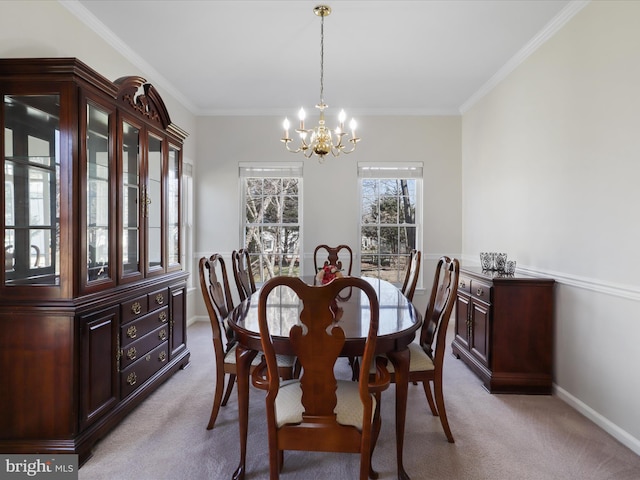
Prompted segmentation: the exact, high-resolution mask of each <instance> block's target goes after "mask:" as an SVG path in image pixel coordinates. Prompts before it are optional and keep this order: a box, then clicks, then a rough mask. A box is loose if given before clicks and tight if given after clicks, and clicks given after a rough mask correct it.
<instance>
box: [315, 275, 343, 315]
mask: <svg viewBox="0 0 640 480" xmlns="http://www.w3.org/2000/svg"><path fill="white" fill-rule="evenodd" d="M342 276H343V275H342V272H341V271H340V270H338V267H336V266H335V265H325V266H324V267H322V268H321V269H320V270H318V273H317V274H316V281H317V282H319V283H320V284H321V285H326V284H327V283H329V282H331V281H332V280H333V279H334V278H342ZM330 308H331V311H332V312H333V316H334V318H335V321H336V322H337V321H338V320H340V319H341V318H342V314H343V310H342V308H340V307H338V301H337V300H336V299H335V298H334V299H333V301H332V302H331V307H330Z"/></svg>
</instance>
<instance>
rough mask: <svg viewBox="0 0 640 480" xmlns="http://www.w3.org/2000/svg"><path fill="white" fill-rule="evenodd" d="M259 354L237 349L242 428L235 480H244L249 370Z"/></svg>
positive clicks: (238, 347)
mask: <svg viewBox="0 0 640 480" xmlns="http://www.w3.org/2000/svg"><path fill="white" fill-rule="evenodd" d="M257 354H258V352H256V351H255V350H247V349H246V348H244V347H242V346H241V345H239V344H238V346H237V347H236V371H237V375H236V383H237V388H238V425H239V426H240V464H239V465H238V468H237V469H236V471H235V472H233V480H244V473H245V463H246V459H247V433H248V430H249V369H250V368H251V362H252V361H253V359H254V358H255V357H256V355H257Z"/></svg>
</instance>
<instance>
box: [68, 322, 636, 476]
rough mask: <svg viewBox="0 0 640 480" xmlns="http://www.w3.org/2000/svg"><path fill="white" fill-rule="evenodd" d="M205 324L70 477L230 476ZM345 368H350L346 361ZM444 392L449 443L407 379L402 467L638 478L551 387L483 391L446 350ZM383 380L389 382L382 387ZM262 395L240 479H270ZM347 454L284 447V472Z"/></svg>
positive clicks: (327, 467) (227, 435)
mask: <svg viewBox="0 0 640 480" xmlns="http://www.w3.org/2000/svg"><path fill="white" fill-rule="evenodd" d="M210 332H211V330H210V326H209V324H208V323H205V322H196V323H195V324H193V325H192V326H191V327H189V330H188V344H189V348H190V350H191V365H190V367H189V368H187V369H186V370H184V371H180V372H178V373H177V374H176V375H175V376H174V377H172V378H171V379H170V380H169V381H168V382H166V383H165V384H164V385H163V386H162V387H160V388H159V389H158V390H157V391H156V392H155V393H154V394H153V395H151V396H150V397H149V398H148V399H147V400H146V401H145V402H143V403H142V404H141V405H140V406H139V407H138V408H137V409H136V410H135V411H133V412H132V413H131V414H130V415H129V416H128V417H127V418H126V419H125V420H124V421H123V422H122V423H121V424H120V425H119V426H118V427H117V428H116V429H115V430H113V431H112V432H111V433H110V434H109V435H108V436H107V437H105V438H104V439H103V440H102V441H101V442H100V443H98V444H97V445H96V447H95V449H94V452H93V457H92V458H90V459H89V460H88V461H87V463H85V464H84V465H83V466H82V467H81V468H80V471H79V478H80V480H124V479H128V478H136V479H138V480H205V479H207V480H217V479H230V478H231V476H232V474H233V472H234V470H235V469H236V467H237V464H238V459H239V456H238V425H237V422H236V419H237V401H236V397H235V391H234V394H233V395H232V397H231V399H230V400H229V404H228V405H227V406H226V407H223V408H221V411H220V415H219V416H218V420H217V423H216V426H215V428H214V429H213V430H206V425H207V422H208V420H209V415H210V413H211V405H212V401H213V385H214V383H213V382H214V375H215V374H214V370H213V368H212V362H213V345H212V343H211V333H210ZM344 368H345V374H346V375H348V373H349V371H348V366H347V362H346V360H345V361H344ZM444 383H445V402H446V405H447V413H448V416H449V423H450V426H451V430H452V432H453V435H454V437H455V439H456V443H455V444H450V443H447V441H446V438H445V436H444V433H443V431H442V427H441V425H440V421H439V419H438V418H437V417H433V416H432V415H431V413H430V412H429V407H428V405H427V403H426V399H425V398H424V392H423V391H422V387H421V386H419V385H418V386H414V385H409V400H408V405H407V424H406V433H405V449H404V459H405V468H406V470H407V472H408V474H409V475H410V476H411V478H412V479H413V480H425V479H434V480H435V479H437V480H451V479H456V480H458V479H460V480H502V479H504V480H607V479H611V480H638V479H640V457H639V456H637V455H635V454H634V453H633V452H632V451H631V450H629V449H628V448H626V447H625V446H623V445H622V444H620V443H619V442H617V441H616V440H615V439H613V438H612V437H611V436H610V435H608V434H607V433H606V432H604V431H603V430H601V429H600V428H599V427H597V426H596V425H594V424H593V423H592V422H591V421H589V420H588V419H586V418H585V417H583V416H582V415H581V414H580V413H578V412H576V411H575V410H573V409H572V408H571V407H569V406H568V405H566V404H565V403H564V402H562V401H561V400H559V399H558V398H556V397H553V396H527V395H491V394H489V393H487V392H486V391H485V390H484V389H483V388H482V386H481V384H480V381H479V380H478V379H477V377H475V376H474V375H473V373H472V372H471V371H470V370H468V369H467V367H466V366H465V365H464V364H463V363H462V362H461V361H459V360H456V359H455V358H454V357H453V356H451V355H450V354H448V355H446V359H445V379H444ZM391 388H393V387H391ZM263 395H264V393H263V392H261V391H259V390H256V389H253V388H252V389H251V395H250V411H249V442H248V461H247V474H246V479H247V480H250V479H265V478H268V455H267V444H266V425H265V419H264V397H263ZM393 412H394V395H393V391H387V392H385V393H384V395H383V414H382V415H383V426H382V431H381V434H380V439H379V440H378V445H377V447H376V450H375V452H374V457H373V465H374V467H375V468H376V469H377V470H378V471H379V473H380V478H381V479H394V478H396V470H395V433H394V432H395V425H394V413H393ZM358 462H359V459H358V456H357V455H351V454H327V453H306V452H286V453H285V467H284V471H283V472H282V474H281V479H283V480H307V479H316V480H324V479H329V478H330V479H336V480H338V479H339V480H342V479H355V478H357V477H358V468H359V464H358Z"/></svg>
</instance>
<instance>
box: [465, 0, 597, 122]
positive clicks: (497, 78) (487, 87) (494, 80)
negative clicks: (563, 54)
mask: <svg viewBox="0 0 640 480" xmlns="http://www.w3.org/2000/svg"><path fill="white" fill-rule="evenodd" d="M590 1H591V0H574V1H572V2H571V3H569V4H568V5H567V6H566V7H565V8H563V9H562V11H560V13H558V15H556V16H555V17H554V18H553V19H552V20H551V21H550V22H549V23H548V24H547V25H546V26H545V27H544V28H543V29H542V30H541V31H540V32H539V33H538V34H537V35H536V36H535V37H533V38H532V39H531V41H530V42H529V43H527V44H526V45H525V46H524V47H523V48H522V49H520V51H519V52H518V53H516V54H515V55H514V56H513V57H512V58H511V59H510V60H509V61H508V62H507V63H506V64H505V65H504V66H503V67H502V68H501V69H500V70H498V71H497V72H496V73H495V75H493V77H491V78H490V79H489V80H488V81H487V82H486V83H485V84H484V85H483V86H482V87H480V89H479V90H478V91H476V92H475V93H474V94H473V95H471V97H469V99H468V100H467V101H466V102H465V103H463V104H462V105H461V106H460V113H461V114H464V113H466V112H467V111H468V110H469V109H470V108H471V107H473V106H474V105H475V104H476V103H477V102H479V101H480V100H481V99H482V98H483V97H484V96H485V95H487V94H488V93H489V92H491V91H492V90H493V89H494V88H495V87H496V86H497V85H498V84H499V83H500V82H502V80H504V79H505V78H506V77H507V76H508V75H509V74H510V73H511V72H513V71H514V70H515V69H516V68H517V67H518V66H519V65H520V64H521V63H523V62H524V61H525V60H526V59H527V58H529V56H531V55H532V54H533V53H534V52H535V51H536V50H538V48H540V47H541V46H542V45H543V44H544V43H545V42H546V41H547V40H549V39H550V38H551V37H553V35H555V34H556V32H558V31H559V30H560V29H561V28H562V27H564V26H565V25H566V24H567V22H568V21H569V20H571V19H572V18H573V17H574V16H575V15H576V14H577V13H578V12H580V11H581V10H582V9H583V8H584V7H586V6H587V5H588V4H589V3H590Z"/></svg>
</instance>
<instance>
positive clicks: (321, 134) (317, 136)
mask: <svg viewBox="0 0 640 480" xmlns="http://www.w3.org/2000/svg"><path fill="white" fill-rule="evenodd" d="M313 12H314V13H315V14H316V15H317V16H319V17H320V103H318V104H317V105H316V108H317V109H318V110H320V118H319V119H318V125H317V126H316V127H313V128H305V124H304V120H305V116H306V113H305V111H304V109H303V108H301V109H300V111H299V112H298V118H299V119H300V126H299V128H296V129H295V132H296V133H297V134H298V135H299V137H300V143H299V144H298V146H297V147H294V148H292V147H291V145H290V144H291V142H292V141H293V139H292V138H290V137H289V127H290V126H291V124H290V123H289V120H288V119H287V118H285V119H284V122H283V127H284V137H283V138H282V139H281V141H282V142H284V145H285V147H286V148H287V150H288V151H289V152H292V153H302V154H303V155H304V156H305V157H307V158H310V157H311V155H314V154H315V155H316V156H317V157H318V159H319V160H320V161H323V160H324V156H325V155H327V154H329V153H331V154H332V155H333V156H334V157H337V156H339V155H340V154H342V153H345V154H348V153H351V152H353V151H354V150H355V149H356V145H357V143H358V142H359V141H360V139H359V138H358V137H356V121H355V120H354V119H351V121H350V122H349V129H350V130H351V136H350V137H349V138H348V139H345V138H344V137H345V135H346V134H347V132H346V131H345V129H344V122H345V120H346V117H347V114H346V113H345V111H344V110H341V111H340V114H339V115H338V126H337V127H336V128H335V129H334V130H330V129H329V128H327V127H326V126H325V120H324V111H325V109H326V108H327V106H328V105H327V104H326V103H324V17H326V16H328V15H329V14H330V13H331V7H329V6H327V5H318V6H316V7H315V8H314V9H313ZM345 141H346V142H348V143H351V147H350V149H349V150H346V146H347V145H345V143H344V142H345Z"/></svg>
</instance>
